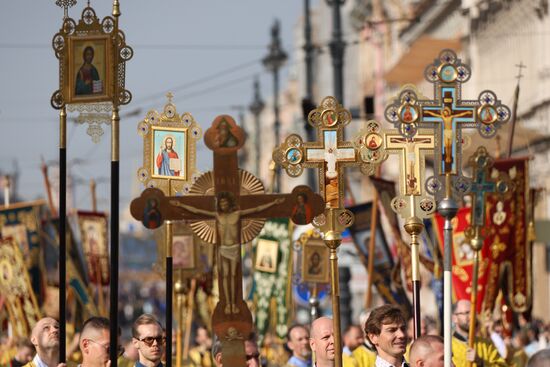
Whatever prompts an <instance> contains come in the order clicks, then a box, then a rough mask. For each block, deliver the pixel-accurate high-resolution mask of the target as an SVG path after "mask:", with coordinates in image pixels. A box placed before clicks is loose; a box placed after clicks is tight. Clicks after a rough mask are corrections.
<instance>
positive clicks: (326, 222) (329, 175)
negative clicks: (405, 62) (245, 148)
mask: <svg viewBox="0 0 550 367" xmlns="http://www.w3.org/2000/svg"><path fill="white" fill-rule="evenodd" d="M308 121H309V123H310V124H311V125H312V126H313V127H315V128H316V129H317V138H318V141H316V142H304V141H303V139H302V138H301V137H300V136H299V135H296V134H292V135H290V136H288V137H287V138H286V140H285V141H284V143H283V144H282V145H281V146H279V147H277V148H276V149H275V150H274V151H273V160H274V161H275V162H276V163H277V164H280V165H281V166H282V167H283V168H285V170H286V172H287V174H288V175H289V176H291V177H297V176H299V175H301V174H302V172H303V170H304V168H317V169H318V172H319V173H318V175H319V192H320V193H321V196H322V197H323V198H324V200H325V205H326V209H325V213H324V214H322V215H319V216H318V217H316V218H315V220H314V221H313V224H314V225H315V226H316V227H318V228H319V229H320V230H321V232H322V233H323V235H324V242H325V245H327V247H329V249H330V267H331V292H332V313H333V319H334V345H341V334H340V290H339V287H338V256H337V254H336V250H337V248H338V246H340V243H341V241H342V235H341V233H342V232H343V231H344V230H345V229H346V228H347V227H349V226H351V224H352V223H353V214H352V213H351V212H350V211H349V210H347V209H344V168H345V167H350V166H359V165H361V170H362V171H363V172H365V171H368V170H369V169H371V166H372V165H371V164H370V162H365V161H364V160H363V159H362V158H361V156H360V155H359V154H358V149H357V148H356V147H354V145H353V142H350V141H344V138H343V129H344V127H345V126H346V125H347V124H349V123H350V121H351V114H350V112H349V111H348V110H346V109H344V108H343V107H342V105H340V104H339V103H338V101H337V100H336V99H335V98H334V97H326V98H325V99H323V101H322V102H321V105H320V106H319V107H317V108H316V109H315V110H313V111H311V112H310V114H309V116H308ZM341 364H342V351H341V349H340V348H335V366H337V367H340V366H341Z"/></svg>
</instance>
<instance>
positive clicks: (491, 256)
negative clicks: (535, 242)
mask: <svg viewBox="0 0 550 367" xmlns="http://www.w3.org/2000/svg"><path fill="white" fill-rule="evenodd" d="M498 172H505V173H506V174H508V175H509V177H510V179H511V180H512V182H513V185H512V188H511V189H512V193H511V196H509V197H506V199H503V198H501V197H499V196H497V195H488V197H487V199H486V200H487V201H486V207H487V211H486V215H487V218H486V223H488V228H487V236H486V238H485V240H484V242H483V248H482V250H481V252H480V263H479V264H480V266H479V280H478V282H479V283H478V302H477V305H476V307H477V310H478V312H481V311H486V310H493V308H494V306H495V299H496V297H497V295H498V291H499V290H500V288H501V277H502V276H503V274H506V276H507V279H505V284H506V289H503V291H504V294H505V295H507V297H508V298H509V300H510V306H511V307H512V309H513V310H514V311H515V312H525V311H526V310H528V309H529V307H530V305H531V300H532V294H531V288H532V282H531V260H532V259H531V240H532V239H531V238H530V237H529V233H528V232H529V231H528V226H529V221H530V220H531V219H532V205H531V204H530V193H529V179H528V178H529V172H528V159H526V158H519V159H508V160H498V161H496V162H495V164H494V166H493V171H492V173H491V175H492V176H493V175H498ZM435 222H436V225H437V231H436V233H437V237H438V239H439V244H440V247H441V248H442V250H443V224H444V219H443V218H442V217H441V216H440V215H436V216H435ZM469 224H470V208H461V209H460V210H459V211H458V213H457V215H456V217H455V218H454V219H453V252H452V253H453V270H452V279H453V292H454V297H455V299H470V294H471V287H470V286H471V282H472V267H473V256H474V252H473V250H472V248H471V247H470V245H469V243H468V240H467V239H466V236H465V234H464V230H465V229H466V228H467V227H468V226H469Z"/></svg>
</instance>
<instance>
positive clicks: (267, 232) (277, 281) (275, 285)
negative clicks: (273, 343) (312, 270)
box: [252, 218, 291, 343]
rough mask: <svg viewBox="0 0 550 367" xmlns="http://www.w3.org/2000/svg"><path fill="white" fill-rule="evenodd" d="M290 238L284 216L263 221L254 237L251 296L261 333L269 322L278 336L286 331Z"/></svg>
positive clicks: (259, 332)
mask: <svg viewBox="0 0 550 367" xmlns="http://www.w3.org/2000/svg"><path fill="white" fill-rule="evenodd" d="M290 241H291V238H290V232H289V221H288V219H285V218H280V219H270V220H268V221H266V223H265V225H264V228H263V229H262V231H261V232H260V235H259V236H258V238H257V239H256V240H255V241H254V247H255V258H254V285H253V295H252V297H253V300H254V305H255V308H256V319H255V328H256V331H257V332H258V335H261V336H262V337H263V336H264V335H266V332H267V331H269V325H270V324H275V333H276V335H277V337H279V338H281V339H284V338H285V337H286V334H287V331H288V313H289V308H290V299H289V292H290V291H289V288H290V276H291V274H290V255H291V251H290V246H291V243H290ZM273 303H274V305H273ZM273 318H274V319H275V322H273V321H272V320H273ZM259 342H260V343H261V342H262V341H261V340H259Z"/></svg>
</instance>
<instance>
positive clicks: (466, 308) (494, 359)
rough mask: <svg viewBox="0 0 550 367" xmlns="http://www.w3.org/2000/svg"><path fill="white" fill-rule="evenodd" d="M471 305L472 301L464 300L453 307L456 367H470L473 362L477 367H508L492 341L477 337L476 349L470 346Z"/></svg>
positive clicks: (453, 346) (454, 359) (453, 342)
mask: <svg viewBox="0 0 550 367" xmlns="http://www.w3.org/2000/svg"><path fill="white" fill-rule="evenodd" d="M470 305H471V303H470V301H468V300H465V299H463V300H460V301H458V302H457V303H456V304H454V306H453V314H452V320H453V324H454V325H455V331H454V334H453V339H452V349H453V359H452V360H453V363H454V364H455V366H456V367H468V366H469V362H473V363H474V366H475V367H487V366H491V367H506V366H507V364H506V362H505V361H504V360H503V359H502V358H501V357H500V355H499V354H498V350H497V349H496V348H495V346H494V345H493V343H492V342H491V341H490V340H487V339H484V338H481V337H476V338H475V340H474V348H473V349H472V348H470V347H469V346H468V332H469V330H470V317H471V315H470ZM473 317H475V315H474V316H473Z"/></svg>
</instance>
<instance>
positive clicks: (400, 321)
mask: <svg viewBox="0 0 550 367" xmlns="http://www.w3.org/2000/svg"><path fill="white" fill-rule="evenodd" d="M365 335H366V336H367V338H368V339H369V341H370V342H371V344H372V345H374V347H375V348H376V354H377V356H376V364H375V365H376V367H406V366H407V367H408V364H407V363H406V362H405V358H404V357H403V355H404V354H405V350H406V348H407V323H406V320H405V317H404V316H403V313H402V312H401V310H400V309H399V307H397V306H393V305H383V306H380V307H377V308H375V309H374V310H372V312H371V314H370V316H369V318H368V320H367V322H366V324H365Z"/></svg>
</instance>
